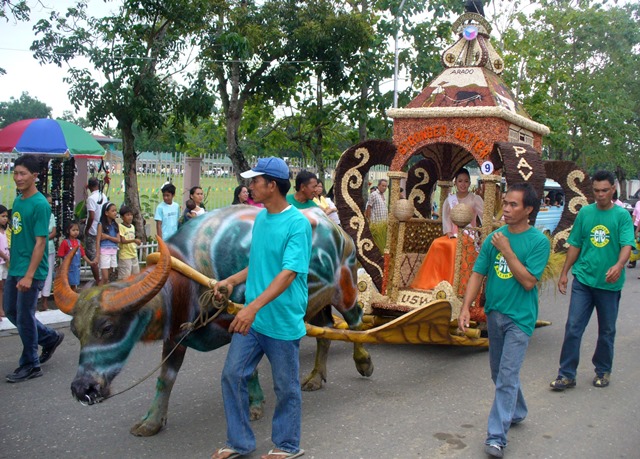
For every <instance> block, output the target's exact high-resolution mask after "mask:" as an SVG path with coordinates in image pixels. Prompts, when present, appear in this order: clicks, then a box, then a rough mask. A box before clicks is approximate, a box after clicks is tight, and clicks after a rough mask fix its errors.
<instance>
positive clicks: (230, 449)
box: [211, 447, 242, 459]
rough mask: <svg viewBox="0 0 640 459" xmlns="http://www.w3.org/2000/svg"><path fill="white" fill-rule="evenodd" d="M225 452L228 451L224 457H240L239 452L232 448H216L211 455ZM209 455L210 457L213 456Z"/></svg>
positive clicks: (228, 458)
mask: <svg viewBox="0 0 640 459" xmlns="http://www.w3.org/2000/svg"><path fill="white" fill-rule="evenodd" d="M226 453H230V454H229V455H228V456H226V457H225V459H236V458H237V457H241V456H242V454H240V453H239V452H237V451H236V450H235V449H233V448H227V447H224V448H218V449H217V450H216V451H215V452H214V453H213V456H220V454H226ZM213 456H211V457H213Z"/></svg>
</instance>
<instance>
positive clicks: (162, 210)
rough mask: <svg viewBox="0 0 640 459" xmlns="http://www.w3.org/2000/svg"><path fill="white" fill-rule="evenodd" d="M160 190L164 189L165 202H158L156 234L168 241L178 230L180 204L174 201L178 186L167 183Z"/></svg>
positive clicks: (155, 217) (163, 197)
mask: <svg viewBox="0 0 640 459" xmlns="http://www.w3.org/2000/svg"><path fill="white" fill-rule="evenodd" d="M160 191H162V201H163V202H161V203H160V204H158V207H157V208H156V214H155V216H154V217H153V218H154V220H155V221H156V234H157V235H158V237H161V238H162V240H164V241H166V240H167V239H169V238H170V237H171V236H173V234H174V233H175V232H176V231H178V219H179V217H180V206H179V205H178V203H176V202H173V197H174V196H175V195H176V187H175V185H174V184H173V183H167V184H165V185H164V186H163V187H162V189H161V190H160Z"/></svg>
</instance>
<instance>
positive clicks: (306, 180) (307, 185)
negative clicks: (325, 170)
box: [287, 171, 318, 209]
mask: <svg viewBox="0 0 640 459" xmlns="http://www.w3.org/2000/svg"><path fill="white" fill-rule="evenodd" d="M317 186H318V177H316V174H314V173H313V172H309V171H300V172H299V173H298V175H297V176H296V192H295V193H293V194H288V195H287V202H288V203H289V204H291V205H292V206H293V207H295V208H296V209H308V208H309V207H318V205H317V204H316V203H315V202H313V198H315V197H316V187H317Z"/></svg>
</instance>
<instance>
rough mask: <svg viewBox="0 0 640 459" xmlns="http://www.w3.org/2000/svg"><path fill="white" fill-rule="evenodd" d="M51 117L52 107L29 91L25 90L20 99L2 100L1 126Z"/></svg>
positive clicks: (0, 104)
mask: <svg viewBox="0 0 640 459" xmlns="http://www.w3.org/2000/svg"><path fill="white" fill-rule="evenodd" d="M49 117H51V107H49V106H48V105H47V104H45V103H44V102H41V101H39V100H38V99H36V98H35V97H31V96H30V95H29V93H28V92H23V93H22V94H21V95H20V98H19V99H14V98H13V97H12V98H11V99H10V100H9V101H8V102H0V128H3V127H5V126H7V125H9V124H11V123H15V122H16V121H20V120H28V119H31V118H49Z"/></svg>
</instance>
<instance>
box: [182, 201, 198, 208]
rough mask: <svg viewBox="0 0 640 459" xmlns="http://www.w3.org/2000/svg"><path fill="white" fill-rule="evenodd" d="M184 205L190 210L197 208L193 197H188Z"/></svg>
mask: <svg viewBox="0 0 640 459" xmlns="http://www.w3.org/2000/svg"><path fill="white" fill-rule="evenodd" d="M184 206H185V207H186V208H187V209H189V210H193V209H195V208H196V202H195V201H194V200H193V199H187V200H186V201H185V202H184Z"/></svg>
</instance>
